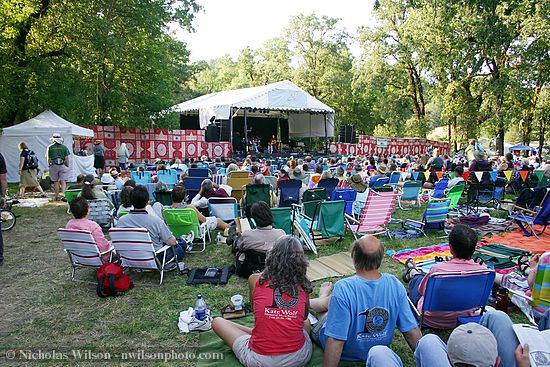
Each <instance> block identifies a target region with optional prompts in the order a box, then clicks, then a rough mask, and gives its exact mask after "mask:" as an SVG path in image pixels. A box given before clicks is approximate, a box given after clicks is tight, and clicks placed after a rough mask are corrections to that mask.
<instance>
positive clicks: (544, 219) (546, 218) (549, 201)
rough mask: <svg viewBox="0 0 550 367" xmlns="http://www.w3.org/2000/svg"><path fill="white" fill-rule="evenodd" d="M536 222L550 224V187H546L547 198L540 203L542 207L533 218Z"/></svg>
mask: <svg viewBox="0 0 550 367" xmlns="http://www.w3.org/2000/svg"><path fill="white" fill-rule="evenodd" d="M533 223H534V224H540V225H541V226H546V225H549V224H550V188H547V189H546V194H545V198H544V199H543V200H542V202H541V203H540V209H539V211H538V212H537V215H536V216H535V218H534V220H533Z"/></svg>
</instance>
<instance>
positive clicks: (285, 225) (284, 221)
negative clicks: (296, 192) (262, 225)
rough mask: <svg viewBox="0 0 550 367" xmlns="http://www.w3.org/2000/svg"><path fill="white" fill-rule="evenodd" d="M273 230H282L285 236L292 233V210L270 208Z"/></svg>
mask: <svg viewBox="0 0 550 367" xmlns="http://www.w3.org/2000/svg"><path fill="white" fill-rule="evenodd" d="M271 213H272V214H273V228H278V229H282V230H283V231H285V233H286V234H291V233H292V208H271Z"/></svg>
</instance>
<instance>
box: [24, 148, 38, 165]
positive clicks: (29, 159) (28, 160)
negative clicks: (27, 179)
mask: <svg viewBox="0 0 550 367" xmlns="http://www.w3.org/2000/svg"><path fill="white" fill-rule="evenodd" d="M37 168H38V157H37V156H36V153H35V152H33V151H32V150H31V151H29V154H27V156H26V157H25V169H37Z"/></svg>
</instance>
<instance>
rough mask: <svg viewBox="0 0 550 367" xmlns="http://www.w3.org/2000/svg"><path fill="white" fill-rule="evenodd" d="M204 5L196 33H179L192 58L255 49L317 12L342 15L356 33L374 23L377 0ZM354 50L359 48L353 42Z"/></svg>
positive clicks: (211, 1)
mask: <svg viewBox="0 0 550 367" xmlns="http://www.w3.org/2000/svg"><path fill="white" fill-rule="evenodd" d="M197 2H198V3H199V4H200V5H201V6H202V7H203V9H202V10H201V11H200V12H199V13H198V14H197V16H196V18H195V21H194V22H193V24H194V28H195V33H188V32H185V31H183V30H179V31H178V32H177V37H178V38H179V39H181V40H183V41H185V42H186V43H187V46H188V49H189V50H190V51H191V55H190V59H191V61H198V60H211V59H215V58H217V57H220V56H223V55H224V54H229V55H231V56H232V57H233V58H236V57H237V56H238V54H239V51H240V50H242V49H244V48H245V47H247V46H249V47H251V48H253V49H255V48H257V47H258V46H260V45H261V44H262V43H263V42H264V41H266V40H268V39H270V38H273V37H279V36H282V35H283V34H284V29H285V28H286V27H287V26H288V24H289V21H290V18H291V17H292V16H295V15H298V14H311V13H315V14H316V15H317V16H322V15H327V16H330V17H336V18H341V19H342V20H341V22H340V23H339V24H340V26H341V27H344V28H346V30H347V31H348V32H349V33H351V34H355V32H356V30H357V27H359V26H371V25H372V24H373V16H372V6H373V3H374V0H276V1H265V0H197ZM351 51H352V52H353V53H357V52H358V47H357V46H356V45H355V46H354V45H352V47H351Z"/></svg>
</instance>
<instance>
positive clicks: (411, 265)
mask: <svg viewBox="0 0 550 367" xmlns="http://www.w3.org/2000/svg"><path fill="white" fill-rule="evenodd" d="M413 269H414V270H416V271H418V269H417V268H416V263H415V262H414V260H413V258H412V257H409V258H408V259H407V261H405V270H403V276H402V278H403V281H404V282H405V283H408V282H410V281H411V271H412V270H413Z"/></svg>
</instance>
